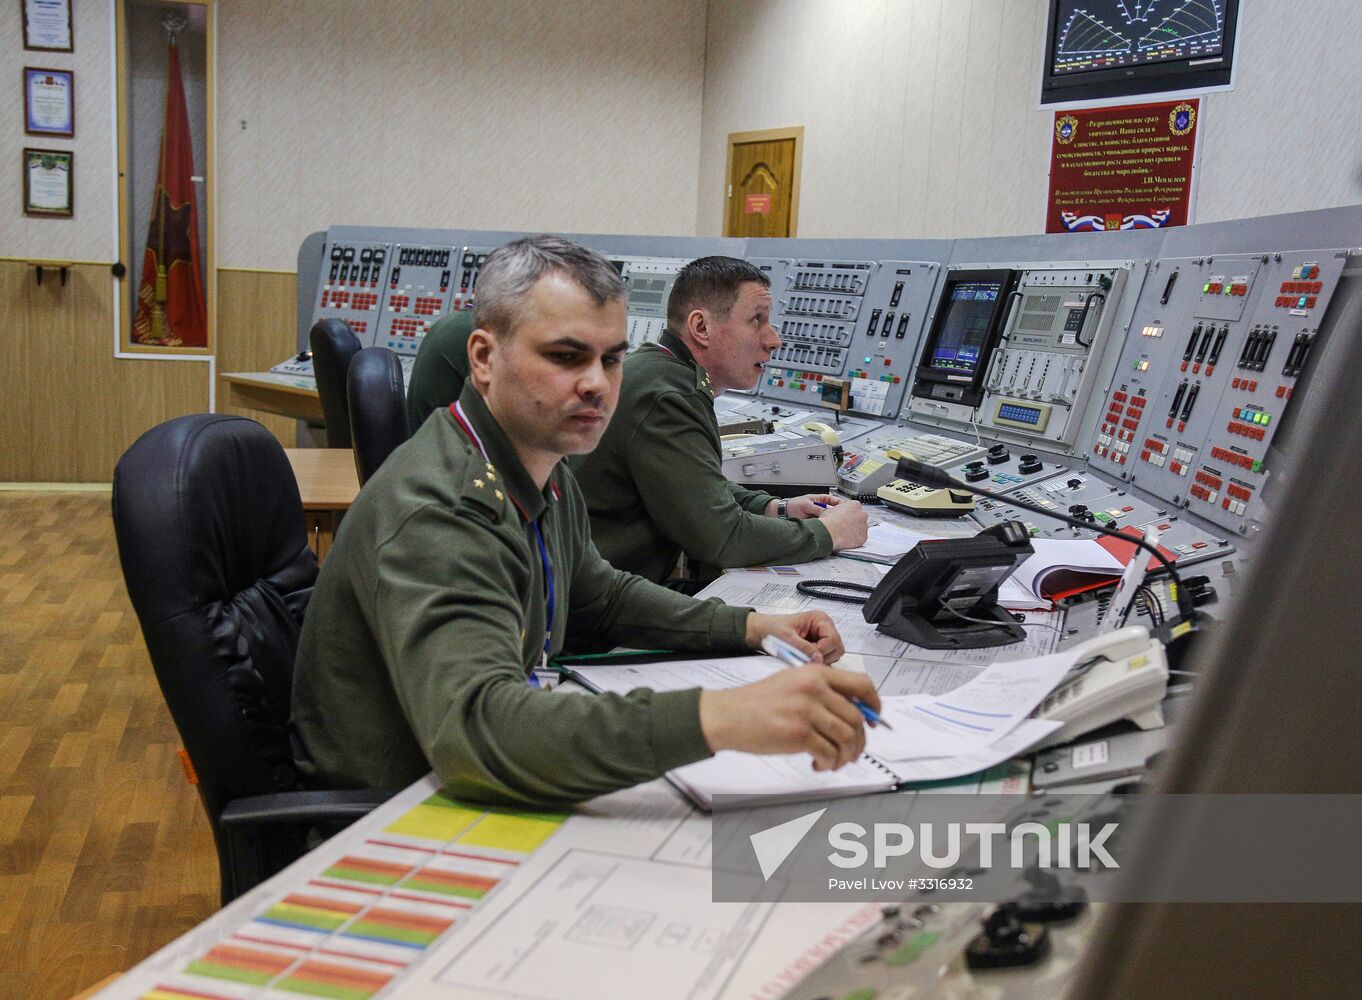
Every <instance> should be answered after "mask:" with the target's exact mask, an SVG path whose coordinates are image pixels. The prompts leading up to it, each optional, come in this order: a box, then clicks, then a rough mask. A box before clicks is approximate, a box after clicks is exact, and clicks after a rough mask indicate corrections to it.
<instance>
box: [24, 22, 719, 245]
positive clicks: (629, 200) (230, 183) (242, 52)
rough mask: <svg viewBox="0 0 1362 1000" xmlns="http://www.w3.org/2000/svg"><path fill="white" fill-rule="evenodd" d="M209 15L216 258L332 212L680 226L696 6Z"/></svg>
mask: <svg viewBox="0 0 1362 1000" xmlns="http://www.w3.org/2000/svg"><path fill="white" fill-rule="evenodd" d="M218 26H219V42H218V52H219V62H218V71H219V73H218V133H217V142H218V171H219V172H218V184H219V187H218V213H217V218H218V254H219V256H218V264H219V266H223V267H233V266H237V267H273V268H285V269H292V268H293V267H294V263H295V255H296V253H297V249H298V244H299V243H300V242H301V241H302V239H303V237H305V236H306V235H307V234H308V233H310V232H313V231H315V230H319V229H325V228H326V227H327V226H328V225H332V224H347V225H388V226H435V227H457V228H486V229H557V230H564V231H578V232H583V231H586V232H620V233H645V234H680V235H690V234H693V233H694V231H695V205H696V199H697V181H698V174H699V143H700V108H701V99H702V88H703V83H704V44H705V3H704V0H591V2H571V3H568V2H556V0H555V2H538V0H497V2H495V3H490V2H485V0H397V2H386V3H382V4H378V3H373V2H372V0H289V2H281V0H223V2H222V3H221V4H220V7H219V15H218ZM16 75H17V73H16Z"/></svg>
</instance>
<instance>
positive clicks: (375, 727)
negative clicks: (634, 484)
mask: <svg viewBox="0 0 1362 1000" xmlns="http://www.w3.org/2000/svg"><path fill="white" fill-rule="evenodd" d="M623 296H624V287H623V284H622V283H621V281H620V279H619V276H618V275H617V274H616V273H615V271H614V269H613V268H612V267H611V266H610V264H609V262H608V261H606V260H605V259H604V258H602V257H601V256H599V255H598V254H595V253H593V252H592V251H589V250H586V249H584V248H582V247H579V246H577V245H575V244H573V243H569V242H567V241H565V240H561V239H557V238H554V237H548V236H536V237H528V238H526V239H521V240H516V241H515V242H513V243H509V244H507V245H506V246H504V247H502V248H500V249H499V250H497V251H495V252H494V253H493V254H491V255H490V256H489V257H488V259H487V262H486V264H485V265H484V267H483V270H482V274H481V277H480V278H479V282H478V307H477V315H476V317H475V320H476V326H477V328H476V329H475V330H474V331H473V333H472V334H471V335H470V337H469V342H468V357H469V364H470V376H469V379H468V382H467V383H466V385H465V387H464V390H463V393H462V395H461V396H460V397H459V400H458V402H457V403H455V404H454V405H453V406H451V407H450V408H449V409H448V410H444V411H436V413H434V414H433V415H432V416H431V417H430V419H428V420H427V421H426V422H425V423H424V424H423V425H422V426H421V428H420V430H419V431H417V433H416V434H415V435H414V436H413V437H412V439H411V440H410V441H408V442H407V443H406V444H405V445H403V446H402V447H401V448H399V449H398V450H397V451H395V452H394V453H393V454H392V455H391V456H390V457H389V458H388V460H387V461H386V462H384V463H383V465H382V467H381V468H380V469H379V471H378V472H377V473H376V474H375V476H374V477H373V478H372V479H371V480H370V481H369V482H368V483H367V484H366V486H365V488H364V490H363V492H362V493H361V494H360V496H359V498H358V499H357V500H356V502H355V504H354V506H353V507H351V509H350V511H349V512H348V513H347V514H346V517H345V521H344V523H343V525H342V527H341V530H340V532H339V533H338V535H337V538H336V541H335V544H334V545H333V547H332V548H331V550H330V552H329V554H328V556H327V560H326V563H325V565H324V566H323V568H322V572H321V575H320V576H319V578H318V581H317V587H316V591H315V593H314V595H313V598H312V602H311V604H310V606H309V608H308V612H307V617H306V621H305V622H304V625H303V634H302V640H301V643H300V647H299V654H298V664H297V669H296V672H295V677H294V697H293V709H294V719H293V725H294V734H295V756H296V757H297V758H298V762H299V766H300V767H301V768H302V769H303V770H304V772H305V773H307V774H309V775H310V776H312V777H313V779H314V780H316V781H317V782H318V783H320V784H326V785H329V786H332V787H359V786H371V787H390V788H391V787H400V786H401V785H403V784H405V783H408V782H411V781H413V780H415V779H416V778H418V777H420V776H421V775H422V774H424V773H425V772H426V771H427V770H429V769H432V768H433V769H434V771H435V772H436V774H437V775H438V776H439V778H440V779H441V780H442V781H443V782H444V784H445V787H447V788H448V789H449V790H450V791H451V792H453V793H454V794H455V795H459V796H462V797H465V798H471V799H477V800H482V801H493V802H514V803H530V804H542V805H556V804H562V803H568V802H573V801H578V800H581V799H585V798H589V797H591V796H594V795H599V794H602V793H604V792H608V791H612V790H614V789H617V788H621V787H625V786H628V785H631V784H635V783H638V782H640V781H646V780H649V779H651V778H654V777H657V776H658V775H660V774H662V773H663V772H664V771H667V770H669V769H671V768H674V767H678V766H680V765H683V764H686V763H690V762H691V761H694V760H698V759H700V758H703V757H706V756H708V755H710V754H711V753H713V752H716V751H718V750H721V749H737V750H747V751H751V752H756V753H792V752H797V751H808V752H810V753H812V754H813V756H814V761H815V767H817V768H820V769H824V768H834V767H839V766H841V765H842V764H845V763H847V762H848V761H850V760H853V759H855V758H856V757H857V756H858V755H859V754H860V751H861V748H862V746H863V744H864V729H863V727H862V722H861V716H860V713H859V712H858V710H857V709H856V707H855V705H854V704H853V703H852V701H851V699H853V698H859V699H861V700H863V701H865V702H867V703H869V704H870V705H872V706H878V699H877V697H876V694H875V690H874V687H873V686H872V685H871V684H870V682H869V680H868V679H867V678H866V677H865V676H864V675H861V674H853V673H848V672H846V671H841V670H835V669H829V668H827V667H824V666H822V665H821V664H812V665H809V666H806V667H802V668H799V669H797V670H788V671H783V672H781V673H779V674H777V675H775V676H774V677H772V678H770V679H769V680H767V681H763V682H761V683H759V684H753V685H749V686H747V687H744V688H737V689H734V690H731V691H707V692H700V691H698V690H692V691H682V692H668V693H654V692H652V691H648V690H639V691H635V692H633V693H631V694H630V695H628V696H626V697H620V696H603V697H599V698H578V697H554V696H552V695H549V694H548V693H546V692H543V691H538V690H535V689H534V687H533V686H532V684H531V683H528V682H527V681H528V679H529V678H531V677H532V676H533V673H532V669H533V668H534V667H535V666H537V665H538V664H539V663H541V662H542V661H543V660H544V659H546V658H547V657H550V656H553V655H554V654H556V653H557V652H558V651H559V649H560V648H561V647H562V645H563V642H564V639H565V638H567V637H571V636H574V635H580V636H584V637H591V638H593V639H601V638H603V639H607V640H609V641H614V642H620V643H625V644H629V645H634V646H645V647H658V646H662V647H667V648H675V649H690V650H723V649H744V648H754V647H756V646H757V645H758V644H759V643H760V641H761V639H762V638H763V637H765V636H767V635H770V634H777V635H780V636H781V637H783V638H785V639H787V640H789V641H791V642H793V643H795V644H796V645H798V646H800V647H801V648H803V649H805V650H806V651H807V652H809V653H811V654H817V655H819V656H820V657H821V658H823V659H825V660H832V659H835V658H836V657H837V656H838V655H840V653H841V651H842V650H841V640H840V638H839V636H838V635H837V632H836V629H834V628H833V626H832V622H831V621H830V620H829V619H828V618H827V616H826V615H823V614H821V613H816V612H814V613H805V614H801V615H789V616H771V615H760V614H757V613H755V612H753V611H751V610H750V609H747V608H734V607H728V606H726V605H723V604H719V603H716V602H702V601H697V600H694V599H693V598H689V597H684V596H682V595H680V594H677V593H674V592H672V591H669V590H666V589H665V588H662V587H659V586H656V585H654V584H652V583H650V582H648V581H646V580H643V579H641V578H640V577H637V576H633V575H631V574H628V573H624V572H621V571H619V570H615V569H613V568H611V567H610V566H609V565H608V564H607V563H606V562H604V560H602V559H601V557H600V555H599V554H598V553H597V552H596V548H595V546H594V545H593V544H592V542H591V538H590V530H589V526H588V520H587V513H586V507H585V504H584V503H583V501H582V497H581V493H580V491H579V490H578V488H577V484H576V482H575V481H574V480H573V478H572V475H571V474H570V473H569V472H568V471H567V469H566V467H565V466H564V465H563V464H562V458H563V456H564V455H569V454H580V453H582V452H585V451H589V450H590V449H591V448H593V447H594V446H595V445H596V443H597V441H599V439H600V436H601V434H602V433H603V432H604V430H605V427H606V424H607V422H608V420H609V416H610V412H611V410H612V409H613V407H614V405H615V402H616V400H617V398H618V396H619V389H620V377H621V376H620V361H621V360H622V358H623V355H624V351H625V349H626V346H627V343H626V339H625V312H624V300H623Z"/></svg>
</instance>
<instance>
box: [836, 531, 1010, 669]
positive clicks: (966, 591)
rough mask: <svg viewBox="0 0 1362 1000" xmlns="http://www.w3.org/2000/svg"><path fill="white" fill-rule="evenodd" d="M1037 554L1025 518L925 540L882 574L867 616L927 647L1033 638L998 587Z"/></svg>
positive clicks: (867, 605) (983, 644) (868, 603)
mask: <svg viewBox="0 0 1362 1000" xmlns="http://www.w3.org/2000/svg"><path fill="white" fill-rule="evenodd" d="M1031 554H1032V548H1031V538H1030V535H1029V534H1028V533H1027V531H1026V528H1025V527H1023V526H1022V524H1021V522H1019V521H1004V522H1002V523H1001V524H995V525H993V526H992V527H990V528H985V529H984V530H983V531H981V532H980V533H979V534H977V535H975V536H974V537H973V538H940V539H929V540H927V541H924V542H919V543H918V544H917V545H915V546H914V547H913V548H912V549H910V550H909V551H908V553H907V554H906V555H904V557H903V558H902V559H900V560H899V561H898V562H897V563H896V564H895V565H894V568H893V569H891V570H890V571H889V572H888V573H887V574H885V577H884V579H883V580H881V581H880V583H879V586H877V587H876V588H875V589H874V591H873V592H872V593H871V595H870V597H869V598H868V599H867V600H866V602H865V608H864V609H863V610H862V612H861V613H862V615H864V616H865V620H866V621H868V622H873V623H875V624H877V625H878V626H879V631H881V632H883V633H884V634H885V635H891V636H893V637H894V638H895V639H903V640H905V641H907V642H911V643H913V645H915V646H922V647H924V648H926V649H980V648H983V647H987V646H1002V645H1005V644H1007V643H1009V642H1018V641H1020V640H1021V639H1024V638H1026V631H1025V630H1024V629H1023V628H1022V627H1021V626H1020V625H1018V624H1017V622H1016V620H1015V619H1014V618H1013V617H1012V614H1011V613H1010V612H1008V611H1007V610H1005V609H1004V608H1002V607H999V605H998V587H999V585H1000V584H1001V583H1002V582H1003V581H1004V580H1006V579H1007V578H1008V577H1009V576H1010V575H1011V574H1012V571H1013V570H1015V569H1016V568H1017V567H1018V566H1020V565H1021V564H1022V563H1023V562H1024V561H1025V560H1026V558H1027V557H1028V556H1030V555H1031Z"/></svg>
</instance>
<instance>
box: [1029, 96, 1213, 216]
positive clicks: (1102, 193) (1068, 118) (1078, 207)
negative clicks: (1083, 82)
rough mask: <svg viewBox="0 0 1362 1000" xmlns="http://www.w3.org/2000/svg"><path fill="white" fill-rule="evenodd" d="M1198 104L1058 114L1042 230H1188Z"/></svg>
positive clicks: (1174, 103)
mask: <svg viewBox="0 0 1362 1000" xmlns="http://www.w3.org/2000/svg"><path fill="white" fill-rule="evenodd" d="M1200 103H1201V102H1200V100H1199V99H1197V98H1193V99H1191V100H1186V101H1162V102H1159V103H1157V104H1127V105H1122V106H1119V107H1109V108H1085V109H1077V110H1072V111H1056V112H1055V119H1054V131H1053V134H1052V135H1051V139H1050V197H1049V201H1048V204H1047V208H1046V212H1047V215H1046V220H1045V231H1046V232H1047V233H1089V232H1101V231H1103V230H1109V229H1163V228H1166V227H1168V226H1183V225H1186V224H1187V206H1188V201H1189V198H1190V196H1191V191H1192V175H1193V169H1194V167H1195V162H1194V161H1195V153H1196V134H1197V129H1198V128H1200V127H1201V109H1200Z"/></svg>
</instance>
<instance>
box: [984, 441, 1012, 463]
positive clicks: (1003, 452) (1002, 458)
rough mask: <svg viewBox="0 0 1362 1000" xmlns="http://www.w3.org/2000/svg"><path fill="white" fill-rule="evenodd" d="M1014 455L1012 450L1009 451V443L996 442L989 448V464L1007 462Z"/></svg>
mask: <svg viewBox="0 0 1362 1000" xmlns="http://www.w3.org/2000/svg"><path fill="white" fill-rule="evenodd" d="M1011 457H1012V452H1010V451H1008V449H1007V445H1005V444H995V445H994V446H993V447H992V448H990V449H989V450H988V464H989V465H997V464H998V463H999V462H1006V461H1007V460H1008V459H1009V458H1011Z"/></svg>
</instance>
